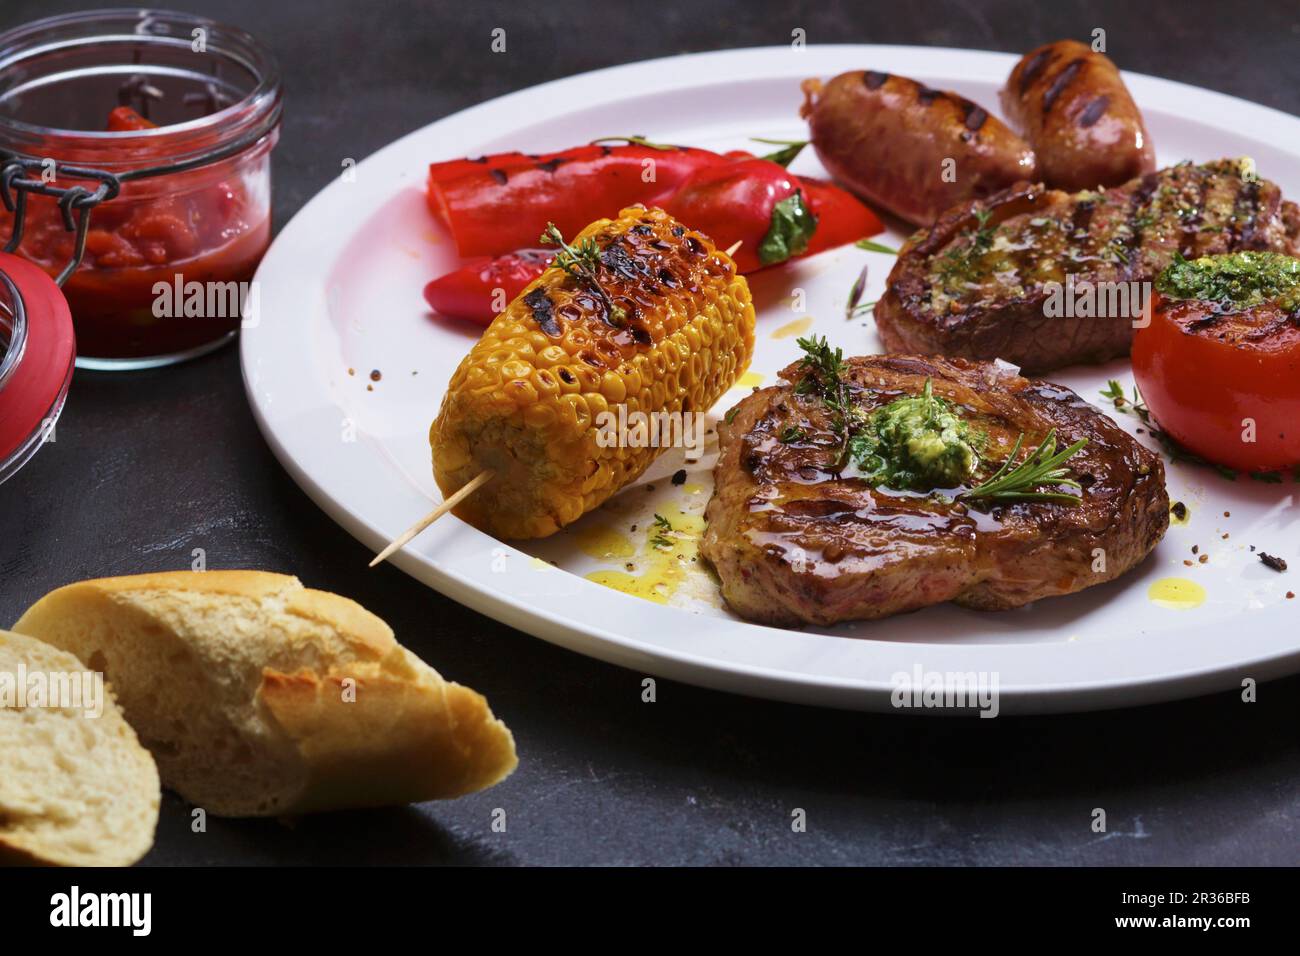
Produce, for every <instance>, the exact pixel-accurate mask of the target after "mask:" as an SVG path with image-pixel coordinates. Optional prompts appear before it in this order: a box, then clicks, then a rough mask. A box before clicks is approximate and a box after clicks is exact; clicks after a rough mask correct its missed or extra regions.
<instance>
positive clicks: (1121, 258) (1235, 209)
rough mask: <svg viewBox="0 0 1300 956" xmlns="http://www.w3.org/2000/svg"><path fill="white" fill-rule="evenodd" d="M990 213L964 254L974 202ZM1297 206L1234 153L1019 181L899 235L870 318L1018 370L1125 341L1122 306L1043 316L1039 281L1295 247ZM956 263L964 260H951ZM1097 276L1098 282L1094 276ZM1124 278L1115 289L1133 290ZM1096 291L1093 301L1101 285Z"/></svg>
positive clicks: (903, 336)
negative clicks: (1117, 172)
mask: <svg viewBox="0 0 1300 956" xmlns="http://www.w3.org/2000/svg"><path fill="white" fill-rule="evenodd" d="M980 209H987V210H989V211H990V212H991V216H990V220H989V222H990V226H991V227H995V229H996V231H995V232H994V233H993V234H992V241H991V242H990V243H989V245H990V249H989V251H987V252H986V253H984V254H982V255H971V254H968V252H967V250H968V249H969V248H970V246H971V241H972V240H971V236H972V232H973V229H974V212H975V211H976V210H980ZM1298 231H1300V213H1297V211H1296V209H1295V207H1294V205H1293V204H1291V203H1284V202H1283V200H1282V196H1281V193H1280V191H1279V190H1278V188H1277V186H1275V185H1274V184H1273V183H1271V182H1268V181H1267V180H1260V179H1251V178H1244V177H1243V175H1242V167H1241V164H1240V163H1239V162H1237V161H1234V160H1221V161H1219V162H1215V163H1207V164H1205V165H1202V166H1193V165H1190V164H1184V165H1179V166H1174V167H1170V168H1168V169H1164V170H1161V171H1159V172H1156V173H1151V174H1148V175H1146V176H1143V177H1139V178H1138V179H1135V180H1132V181H1131V182H1129V183H1126V184H1125V185H1123V186H1120V187H1116V188H1113V189H1107V190H1101V191H1099V192H1085V193H1079V194H1074V195H1071V194H1068V193H1064V192H1060V191H1055V190H1046V189H1044V188H1043V187H1042V186H1033V185H1030V184H1027V183H1022V184H1020V185H1018V186H1015V187H1012V188H1011V189H1007V190H1004V191H1003V192H1002V193H999V194H998V195H997V196H994V197H991V198H990V199H988V200H986V201H983V202H972V203H968V204H965V205H962V206H958V207H955V208H954V209H951V210H949V211H948V212H947V213H945V214H944V215H943V216H941V217H940V218H939V220H938V221H937V222H936V223H935V225H934V227H933V228H932V229H930V230H928V231H923V232H922V233H920V234H918V236H917V237H915V241H909V243H908V245H907V246H905V247H904V249H903V252H902V254H901V255H900V256H899V259H898V261H897V262H896V263H895V265H894V269H893V271H892V272H891V273H890V276H889V280H888V284H887V286H886V290H885V294H884V295H883V296H882V297H881V299H880V301H879V302H878V303H877V305H876V307H875V312H874V314H875V319H876V323H877V325H878V327H879V329H880V333H881V337H882V338H883V340H884V342H885V345H886V347H888V348H889V349H891V350H895V351H909V352H920V353H933V354H943V355H949V356H962V357H965V358H975V359H994V358H1002V359H1005V360H1006V361H1009V362H1013V363H1015V364H1016V365H1018V366H1020V367H1021V368H1022V369H1025V370H1026V371H1029V372H1042V371H1046V370H1049V369H1053V368H1060V367H1062V366H1065V365H1072V364H1076V363H1090V362H1101V361H1106V360H1108V359H1111V358H1114V357H1116V356H1120V355H1126V354H1127V353H1128V349H1129V346H1130V345H1131V342H1132V334H1133V328H1132V321H1131V320H1132V318H1133V316H1132V314H1131V313H1130V314H1128V315H1120V316H1114V315H1112V316H1110V317H1105V318H1102V317H1083V316H1080V317H1077V318H1076V317H1069V316H1064V315H1059V316H1056V317H1050V318H1049V317H1048V316H1047V315H1046V314H1045V313H1046V311H1047V303H1048V299H1049V296H1050V294H1051V289H1050V287H1049V286H1048V283H1053V282H1055V283H1061V284H1064V283H1065V282H1066V280H1067V276H1069V275H1073V276H1074V279H1075V287H1076V288H1077V287H1078V284H1079V283H1080V282H1082V281H1084V280H1087V281H1088V282H1090V283H1093V285H1094V286H1098V284H1099V283H1106V284H1108V286H1110V287H1111V288H1113V287H1114V284H1116V283H1128V282H1135V283H1146V282H1152V281H1154V279H1155V277H1156V276H1157V275H1158V274H1159V273H1160V272H1161V271H1163V269H1164V268H1165V267H1166V266H1168V265H1169V264H1170V263H1171V262H1172V261H1173V259H1174V256H1175V254H1178V253H1181V254H1182V255H1184V256H1186V257H1187V258H1195V257H1198V256H1202V255H1212V254H1215V253H1220V252H1234V251H1237V250H1239V249H1257V250H1265V251H1272V252H1281V253H1287V254H1296V253H1300V242H1298V241H1297V239H1298ZM953 262H958V263H960V264H962V266H963V267H964V269H963V270H956V272H954V270H953V269H952V267H951V264H952V263H953ZM1102 288H1104V287H1102ZM1140 292H1141V287H1138V286H1129V287H1127V289H1126V290H1125V295H1126V296H1127V298H1125V299H1122V300H1121V299H1114V300H1107V301H1108V302H1109V301H1116V302H1119V301H1123V302H1126V303H1128V304H1129V305H1130V306H1131V305H1132V304H1133V303H1134V302H1135V301H1139V300H1138V298H1137V296H1138V295H1139V294H1140ZM1097 298H1098V302H1099V303H1100V302H1101V301H1102V298H1101V296H1098V297H1097Z"/></svg>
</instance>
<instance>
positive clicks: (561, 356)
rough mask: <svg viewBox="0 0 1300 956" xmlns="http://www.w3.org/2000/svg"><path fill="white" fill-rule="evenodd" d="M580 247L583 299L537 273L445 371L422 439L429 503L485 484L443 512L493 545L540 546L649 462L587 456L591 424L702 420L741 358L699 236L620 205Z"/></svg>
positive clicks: (738, 307)
mask: <svg viewBox="0 0 1300 956" xmlns="http://www.w3.org/2000/svg"><path fill="white" fill-rule="evenodd" d="M586 239H592V240H594V241H595V243H596V248H597V250H598V251H599V264H598V265H596V266H594V273H595V278H596V280H597V282H596V286H597V287H593V284H592V283H591V282H588V281H583V277H582V276H575V275H571V274H570V273H568V272H566V271H564V270H563V269H561V268H557V267H555V266H552V267H551V268H549V269H547V270H546V272H545V273H543V274H542V276H541V277H540V278H538V279H537V280H536V281H535V282H534V283H533V284H532V285H530V286H529V287H528V288H526V289H525V290H524V292H523V293H522V294H521V295H520V296H519V298H517V299H516V300H515V301H514V302H512V303H510V305H509V306H508V307H507V308H506V310H505V311H504V312H502V313H501V314H500V315H499V316H497V317H496V319H495V320H493V322H492V324H491V325H490V326H489V327H488V328H487V330H486V331H485V332H484V333H483V338H482V339H481V340H480V341H479V342H478V344H477V345H475V346H474V348H473V349H472V350H471V351H470V353H469V355H468V356H466V358H465V359H464V361H462V362H461V364H460V367H459V368H457V369H456V372H455V374H454V375H453V376H452V379H451V384H450V385H449V386H448V388H447V393H446V395H445V396H444V397H443V402H442V409H441V410H440V411H439V413H438V417H437V419H436V420H435V421H434V423H433V426H432V427H431V428H430V430H429V442H430V444H431V445H432V448H433V472H434V477H435V478H436V479H437V482H438V486H439V487H440V488H441V489H442V491H443V494H444V495H450V494H452V493H453V492H455V491H456V490H457V489H458V488H460V487H461V486H462V485H464V484H465V483H466V482H468V481H470V480H471V479H472V478H474V477H475V476H476V475H478V474H479V473H480V472H482V471H484V470H485V469H491V470H492V472H493V477H492V480H491V481H489V482H488V483H487V484H485V485H484V486H483V487H481V488H479V489H478V491H476V492H475V493H474V494H472V495H470V496H469V498H467V499H466V500H465V501H463V502H461V503H460V504H459V505H458V506H457V507H456V508H455V510H454V513H455V514H456V515H457V516H459V517H460V518H462V519H464V520H465V521H468V522H469V523H470V524H472V525H474V526H475V527H477V528H480V529H482V530H484V531H487V532H488V533H490V534H494V535H497V536H499V537H503V538H540V537H544V536H545V535H549V534H553V533H554V532H556V531H558V530H559V529H560V528H562V527H564V526H565V525H566V524H569V523H570V522H573V521H576V520H577V519H578V518H580V517H581V516H582V515H583V514H584V513H586V512H587V511H589V510H591V509H592V508H595V507H596V506H597V505H599V504H600V503H601V502H603V501H604V500H605V499H606V498H608V497H609V496H610V495H612V494H614V493H615V492H616V491H618V490H619V489H620V488H622V487H623V486H624V485H626V484H627V483H628V482H630V481H632V480H633V479H635V478H636V477H637V476H638V475H640V474H641V472H643V471H644V470H645V469H646V467H647V466H648V465H649V464H650V463H651V461H653V460H654V459H655V457H656V456H657V455H658V454H659V453H660V452H661V451H662V450H663V449H662V448H655V447H646V448H637V447H623V443H621V442H620V443H618V444H617V445H615V446H613V447H601V446H600V443H599V442H598V441H597V435H598V429H597V427H596V425H597V424H598V421H597V420H598V416H600V413H601V412H606V411H611V412H614V413H617V411H618V406H619V405H620V404H621V405H626V406H627V410H628V412H629V413H632V412H642V413H645V414H651V413H656V412H669V413H672V412H681V413H689V412H706V411H708V410H709V408H711V407H712V406H713V404H714V403H715V402H716V401H717V400H718V399H719V398H720V397H721V396H722V394H723V392H725V391H726V390H727V389H728V388H730V387H731V386H732V385H734V384H735V382H736V380H737V379H738V378H739V377H740V375H741V374H742V373H743V372H744V371H745V369H746V368H747V367H748V366H749V360H750V358H751V357H752V356H753V352H754V306H753V303H752V302H751V300H750V295H749V287H748V286H747V285H746V284H745V280H744V278H742V277H741V276H740V275H738V274H737V273H736V268H735V264H734V263H733V262H732V261H731V258H730V257H729V256H727V255H726V254H725V253H723V252H721V251H719V250H717V249H715V248H714V246H713V243H712V241H710V240H709V239H708V238H707V237H706V236H704V235H703V234H701V233H698V232H694V231H692V230H690V229H687V228H686V227H685V226H683V225H681V224H679V223H677V222H676V221H675V220H674V219H673V218H672V217H671V216H669V215H668V214H667V213H665V212H663V211H662V210H659V209H649V210H647V209H644V208H642V207H640V206H633V207H630V208H628V209H624V210H623V211H622V212H621V213H619V217H618V218H617V219H613V220H610V219H602V220H599V221H598V222H594V223H592V224H591V225H590V226H588V227H587V228H586V229H584V230H583V231H582V233H581V234H580V235H579V236H578V237H577V238H576V239H575V240H573V243H574V245H575V246H577V245H579V244H580V243H581V242H582V241H583V240H586ZM611 306H612V309H611Z"/></svg>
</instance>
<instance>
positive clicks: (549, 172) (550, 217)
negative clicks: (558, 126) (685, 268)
mask: <svg viewBox="0 0 1300 956" xmlns="http://www.w3.org/2000/svg"><path fill="white" fill-rule="evenodd" d="M723 161H724V160H723V159H722V157H720V156H719V155H718V154H717V153H714V152H710V151H709V150H705V149H693V148H691V147H687V146H674V147H670V148H668V149H662V148H657V147H655V146H650V145H644V144H642V143H629V144H627V145H622V146H608V145H599V144H589V145H587V146H577V147H574V148H573V149H567V150H564V151H563V152H559V153H546V154H543V155H540V156H527V155H524V154H522V153H500V154H497V155H494V156H485V157H483V158H481V159H477V160H471V159H457V160H452V161H451V162H448V163H434V164H432V165H431V166H430V167H429V186H428V201H429V208H430V209H431V210H432V211H433V213H434V215H435V216H437V217H438V218H439V219H440V220H442V221H443V222H444V223H445V224H446V225H447V228H448V229H449V230H450V231H451V234H452V237H453V238H454V239H455V241H456V249H457V251H459V253H460V254H461V255H462V256H478V255H498V254H501V253H505V252H510V251H512V250H514V249H522V248H526V247H528V246H531V245H533V244H535V243H536V242H537V237H538V236H539V235H541V232H542V230H543V229H545V228H546V224H547V223H548V222H553V223H555V224H556V226H558V227H559V229H560V231H561V232H562V233H564V234H565V235H566V236H569V235H572V234H574V233H576V232H579V231H580V230H582V229H584V228H586V227H587V226H588V225H589V224H590V223H592V222H594V221H595V220H597V219H601V218H605V217H609V216H614V215H617V214H618V211H619V210H620V209H622V208H624V207H625V206H630V205H632V204H633V203H638V202H639V203H645V204H646V205H647V206H650V205H662V204H663V202H664V201H665V200H666V199H667V198H668V197H669V196H671V195H672V194H673V193H675V192H676V191H677V189H678V188H679V187H680V186H681V184H682V183H683V182H684V181H685V180H686V178H687V177H688V176H690V175H691V174H692V173H693V172H695V170H697V169H699V168H700V167H701V166H709V165H714V164H717V163H720V162H723Z"/></svg>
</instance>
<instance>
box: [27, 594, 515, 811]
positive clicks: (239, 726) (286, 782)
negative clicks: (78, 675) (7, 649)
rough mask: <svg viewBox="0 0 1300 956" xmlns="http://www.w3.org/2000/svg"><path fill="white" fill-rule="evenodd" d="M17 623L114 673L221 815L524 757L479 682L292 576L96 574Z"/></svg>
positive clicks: (299, 806) (168, 775)
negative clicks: (458, 675) (473, 685)
mask: <svg viewBox="0 0 1300 956" xmlns="http://www.w3.org/2000/svg"><path fill="white" fill-rule="evenodd" d="M14 629H15V630H17V631H20V632H22V633H25V634H31V635H33V636H35V637H39V638H41V639H42V640H45V641H48V642H50V643H51V644H54V645H57V646H58V647H61V648H64V649H66V650H68V651H71V652H72V653H74V654H77V655H78V656H80V657H81V658H82V659H83V660H85V661H87V662H88V663H90V664H91V666H93V667H95V668H97V669H100V670H103V671H104V672H105V673H106V674H107V675H108V679H109V680H110V681H111V682H112V684H113V686H114V689H115V690H116V692H117V694H118V700H119V702H120V703H121V705H122V710H123V712H124V713H125V715H126V718H127V720H129V721H130V722H131V725H132V726H133V727H135V729H136V731H137V732H138V733H139V734H140V739H141V741H142V742H143V743H144V745H145V746H146V747H148V748H149V749H150V750H151V751H152V752H153V754H154V756H155V757H156V758H157V760H158V766H159V769H160V771H161V772H162V779H163V783H164V784H166V785H167V786H168V787H170V788H171V789H173V790H175V791H176V792H177V793H179V794H180V795H181V796H183V797H184V798H185V799H186V800H188V801H190V802H191V803H193V804H195V805H196V806H199V807H203V808H204V809H205V810H207V811H208V812H209V813H213V814H216V815H218V816H273V815H280V814H297V813H308V812H314V811H320V810H334V809H341V808H346V807H372V806H381V805H387V804H400V803H409V802H415V801H421V800H432V799H437V798H443V797H456V796H460V795H462V794H466V793H471V792H473V791H476V790H482V789H483V788H485V787H490V786H491V785H492V784H494V783H496V782H498V781H499V780H501V779H503V778H504V777H505V776H506V775H507V774H509V773H510V771H512V770H513V769H514V767H515V764H516V763H517V761H516V758H515V747H514V738H513V737H512V736H511V735H510V731H509V730H508V729H507V728H506V726H505V724H503V723H502V722H501V721H499V720H497V719H496V718H495V717H494V716H493V715H492V711H491V710H490V709H489V708H488V705H487V701H486V700H484V699H483V697H482V696H481V695H480V694H477V693H475V692H474V691H472V690H470V689H469V688H467V687H462V686H460V685H459V684H453V683H449V682H447V681H445V680H443V679H442V677H441V676H440V675H439V674H438V673H437V672H436V671H434V670H433V669H432V668H430V667H429V666H428V665H426V664H425V663H423V662H422V661H421V660H420V659H419V658H418V657H416V656H415V655H414V654H412V653H411V652H410V651H408V650H406V649H405V648H404V647H402V646H401V645H399V644H398V643H397V642H396V641H395V640H394V639H393V632H392V630H391V629H390V628H389V627H388V625H387V624H385V623H384V622H383V621H381V620H380V619H379V618H377V617H376V616H375V615H373V614H371V613H370V612H369V611H367V610H366V609H365V608H363V607H361V606H360V605H359V604H357V603H355V602H354V601H350V600H348V599H347V598H343V597H339V596H338V595H335V594H329V593H327V592H324V591H313V590H309V589H306V588H304V587H303V586H302V584H301V583H300V582H299V581H298V579H297V578H293V577H289V576H287V575H282V574H267V573H264V572H261V571H206V572H190V571H181V572H174V573H167V574H142V575H135V576H131V577H120V578H103V579H100V580H96V581H83V582H81V583H79V584H70V585H68V586H67V587H63V588H59V589H58V590H57V591H53V592H51V593H50V594H47V595H46V596H45V597H43V598H42V599H41V600H40V601H38V602H36V604H35V605H33V606H32V607H31V608H30V609H29V610H28V611H27V613H26V614H24V615H23V616H22V619H21V620H19V621H18V623H17V624H16V625H14Z"/></svg>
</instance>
